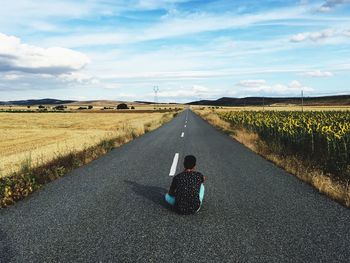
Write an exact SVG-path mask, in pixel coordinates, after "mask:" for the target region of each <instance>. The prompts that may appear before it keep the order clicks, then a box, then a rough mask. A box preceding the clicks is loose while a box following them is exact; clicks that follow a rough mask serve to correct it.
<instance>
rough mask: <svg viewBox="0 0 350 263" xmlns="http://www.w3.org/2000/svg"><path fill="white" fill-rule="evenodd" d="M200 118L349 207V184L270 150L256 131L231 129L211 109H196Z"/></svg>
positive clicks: (297, 159) (300, 161) (296, 159)
mask: <svg viewBox="0 0 350 263" xmlns="http://www.w3.org/2000/svg"><path fill="white" fill-rule="evenodd" d="M195 112H196V113H197V114H199V115H200V116H201V117H202V118H204V119H205V120H207V121H208V122H209V123H210V124H212V125H214V126H215V127H217V128H219V129H221V130H223V131H224V132H225V133H228V134H230V136H231V137H232V138H234V139H235V140H237V141H238V142H240V143H242V144H243V145H245V146H246V147H248V148H249V149H251V150H252V151H254V152H256V153H257V154H259V155H261V156H263V157H264V158H266V159H267V160H269V161H271V162H273V163H275V164H276V165H277V166H279V167H281V168H283V169H285V170H286V171H287V172H289V173H291V174H294V175H295V176H297V177H298V178H299V179H301V180H302V181H304V182H307V183H309V184H311V185H312V186H314V187H315V188H316V189H317V190H318V191H319V192H320V193H323V194H325V195H327V196H329V197H330V198H332V199H334V200H336V201H338V202H340V203H341V204H343V205H345V206H347V207H350V185H349V184H344V183H340V182H337V181H336V180H334V179H332V177H331V176H330V175H327V174H325V173H324V172H323V171H321V170H319V169H317V168H314V167H313V166H311V165H310V164H308V163H306V162H305V161H303V160H301V159H300V158H298V157H296V156H286V157H284V156H281V155H279V154H276V153H274V152H272V151H271V149H270V148H269V147H268V146H267V145H266V144H265V143H264V142H263V141H262V140H260V138H259V136H258V135H257V134H256V133H252V132H249V131H247V130H245V129H242V128H240V129H233V128H232V127H231V125H230V124H229V123H228V122H226V121H223V120H222V119H220V118H219V117H218V115H217V114H215V112H214V111H212V110H196V111H195Z"/></svg>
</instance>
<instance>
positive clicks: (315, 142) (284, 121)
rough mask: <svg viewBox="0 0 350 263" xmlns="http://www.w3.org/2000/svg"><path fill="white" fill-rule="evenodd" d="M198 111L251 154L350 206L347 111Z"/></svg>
mask: <svg viewBox="0 0 350 263" xmlns="http://www.w3.org/2000/svg"><path fill="white" fill-rule="evenodd" d="M196 112H197V113H198V114H199V115H200V116H202V117H203V118H204V119H206V120H207V121H209V122H210V123H211V124H213V125H215V126H217V127H219V128H221V129H223V130H224V131H226V132H227V133H229V134H230V135H231V136H232V137H233V138H235V139H236V140H238V141H239V142H241V143H242V144H244V145H246V146H247V147H249V148H250V149H251V150H253V151H255V152H256V153H258V154H260V155H262V156H263V157H265V158H266V159H268V160H270V161H272V162H274V163H275V164H277V165H278V166H280V167H282V168H284V169H285V170H287V171H288V172H290V173H292V174H294V175H296V176H298V177H299V178H300V179H302V180H303V181H305V182H307V183H310V184H311V185H313V186H314V187H316V188H317V189H318V190H319V191H320V192H322V193H324V194H327V195H328V196H330V197H331V198H333V199H335V200H337V201H339V202H341V203H342V204H344V205H346V206H348V207H350V185H349V180H350V112H349V111H318V112H316V111H307V112H300V111H299V112H298V111H222V110H221V111H216V110H213V109H211V110H197V111H196Z"/></svg>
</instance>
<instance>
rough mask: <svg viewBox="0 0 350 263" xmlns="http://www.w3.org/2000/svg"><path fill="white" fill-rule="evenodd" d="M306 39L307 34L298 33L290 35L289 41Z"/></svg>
mask: <svg viewBox="0 0 350 263" xmlns="http://www.w3.org/2000/svg"><path fill="white" fill-rule="evenodd" d="M306 39H307V34H305V33H299V34H296V35H294V36H292V37H291V39H290V41H291V42H302V41H305V40H306Z"/></svg>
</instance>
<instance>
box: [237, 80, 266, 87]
mask: <svg viewBox="0 0 350 263" xmlns="http://www.w3.org/2000/svg"><path fill="white" fill-rule="evenodd" d="M237 85H238V86H241V87H246V88H256V87H261V86H263V85H266V80H264V79H256V80H241V81H240V82H238V83H237Z"/></svg>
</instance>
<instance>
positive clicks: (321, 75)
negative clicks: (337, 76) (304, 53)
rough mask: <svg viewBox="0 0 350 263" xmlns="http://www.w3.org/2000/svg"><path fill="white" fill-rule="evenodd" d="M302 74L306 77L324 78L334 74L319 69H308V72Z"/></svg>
mask: <svg viewBox="0 0 350 263" xmlns="http://www.w3.org/2000/svg"><path fill="white" fill-rule="evenodd" d="M304 75H305V76H308V77H313V78H324V77H333V76H334V74H333V73H332V72H329V71H321V70H314V71H308V72H305V73H304Z"/></svg>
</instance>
